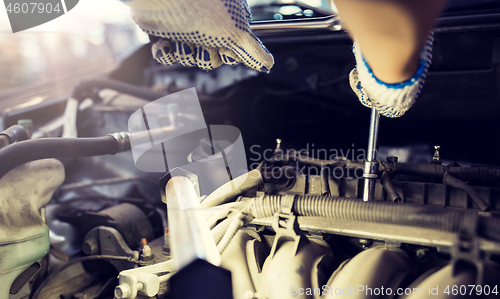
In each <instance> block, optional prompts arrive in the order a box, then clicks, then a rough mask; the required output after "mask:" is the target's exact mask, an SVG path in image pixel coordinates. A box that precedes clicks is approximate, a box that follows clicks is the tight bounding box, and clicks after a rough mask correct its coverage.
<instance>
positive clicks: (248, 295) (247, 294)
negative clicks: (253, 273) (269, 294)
mask: <svg viewBox="0 0 500 299" xmlns="http://www.w3.org/2000/svg"><path fill="white" fill-rule="evenodd" d="M243 297H244V298H245V299H253V298H255V297H254V296H253V292H252V291H251V290H248V291H246V292H245V295H243Z"/></svg>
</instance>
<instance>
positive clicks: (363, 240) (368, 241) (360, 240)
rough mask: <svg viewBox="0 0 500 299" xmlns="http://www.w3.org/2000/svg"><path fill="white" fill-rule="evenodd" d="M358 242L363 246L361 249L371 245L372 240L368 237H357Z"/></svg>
mask: <svg viewBox="0 0 500 299" xmlns="http://www.w3.org/2000/svg"><path fill="white" fill-rule="evenodd" d="M359 244H361V247H363V249H368V248H370V246H372V244H373V241H372V240H368V239H359Z"/></svg>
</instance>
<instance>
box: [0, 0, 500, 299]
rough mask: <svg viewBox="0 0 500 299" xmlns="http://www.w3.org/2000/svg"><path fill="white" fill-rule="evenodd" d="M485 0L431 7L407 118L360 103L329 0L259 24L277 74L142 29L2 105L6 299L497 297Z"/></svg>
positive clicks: (499, 79) (494, 54)
mask: <svg viewBox="0 0 500 299" xmlns="http://www.w3.org/2000/svg"><path fill="white" fill-rule="evenodd" d="M458 2H459V1H458ZM486 2H488V1H486ZM490 6H491V7H493V8H491V7H490ZM299 7H300V5H299ZM482 7H483V6H481V8H477V7H472V8H470V7H466V8H464V7H461V6H460V5H458V6H457V7H455V8H454V9H449V10H448V11H446V12H445V13H444V14H443V16H442V17H441V18H440V19H439V21H438V24H437V26H436V30H435V46H434V53H433V55H434V61H433V65H432V67H431V69H430V73H429V76H428V79H427V83H426V84H425V87H424V89H423V91H422V95H421V97H420V98H419V101H418V102H417V104H416V105H415V107H414V108H412V110H410V111H409V112H408V113H407V115H405V116H404V117H402V118H400V119H386V118H380V119H378V118H376V115H374V113H375V112H370V110H369V109H367V108H365V107H363V106H361V105H360V104H359V103H358V101H357V99H356V96H355V95H354V94H353V93H352V92H351V90H350V87H349V80H348V74H349V71H350V70H351V69H352V68H353V66H354V59H353V56H352V49H351V47H352V41H351V39H350V38H349V37H348V35H347V34H346V33H345V32H344V31H343V30H342V25H341V23H340V22H339V20H338V18H337V17H336V16H329V15H326V14H325V13H324V12H323V11H321V10H318V11H314V13H315V15H314V17H313V18H307V19H301V20H286V19H284V20H280V21H265V22H255V23H254V24H253V25H252V26H253V29H254V31H255V32H256V33H257V34H258V36H259V38H261V40H262V41H263V43H264V44H265V45H266V46H267V47H268V48H269V50H270V51H271V52H272V53H273V55H274V57H275V66H274V68H273V70H272V71H271V72H270V73H268V74H260V73H258V72H256V71H253V70H250V69H248V68H245V67H244V66H242V65H237V66H232V67H229V66H223V67H220V68H218V69H216V70H214V71H211V72H204V71H201V70H198V69H196V68H186V67H182V66H179V65H174V66H163V65H160V64H158V63H156V62H155V61H154V60H153V59H152V57H151V45H150V44H145V45H143V46H141V47H139V48H138V49H136V51H134V52H133V53H131V54H130V55H128V56H127V57H125V58H124V59H123V60H122V61H121V62H120V64H119V65H118V66H117V67H116V68H115V69H114V70H112V71H111V72H109V73H107V74H105V75H103V76H100V77H96V78H92V79H88V80H83V81H81V82H80V83H78V84H77V85H76V86H73V87H72V92H71V94H69V95H66V96H64V97H61V98H55V99H49V100H46V101H43V102H38V103H28V104H27V105H20V106H15V107H10V108H9V109H4V110H3V112H2V114H1V131H2V132H1V133H0V163H1V164H0V165H1V166H0V190H1V191H0V299H8V298H9V299H22V298H26V299H49V298H62V299H73V298H74V299H98V298H117V299H135V298H152V297H154V298H188V299H190V298H234V299H273V298H344V297H348V298H459V297H485V298H498V296H499V292H500V289H499V286H498V285H499V284H500V265H499V262H500V215H499V211H500V168H499V166H498V165H500V137H499V136H500V135H499V132H500V122H499V120H498V111H500V101H499V99H500V93H499V88H498V87H499V86H500V54H499V53H500V21H499V20H500V17H499V16H500V8H499V7H498V4H494V5H490V4H488V3H487V4H486V6H485V7H487V9H486V8H484V9H483V8H482ZM302 8H303V9H306V8H307V9H309V8H308V7H302ZM253 9H255V11H256V12H260V13H261V14H265V13H267V14H274V12H273V8H272V7H269V6H257V7H255V8H253ZM9 96H10V95H9ZM192 99H194V100H193V101H191V100H192ZM379 126H380V130H378V127H379ZM369 136H370V138H369ZM167 157H168V158H167Z"/></svg>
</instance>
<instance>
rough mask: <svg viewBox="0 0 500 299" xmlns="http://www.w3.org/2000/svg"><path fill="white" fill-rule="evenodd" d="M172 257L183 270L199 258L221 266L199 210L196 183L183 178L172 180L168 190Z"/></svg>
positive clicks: (178, 177) (217, 253) (212, 240)
mask: <svg viewBox="0 0 500 299" xmlns="http://www.w3.org/2000/svg"><path fill="white" fill-rule="evenodd" d="M165 194H166V204H167V213H168V226H169V236H170V247H171V253H172V258H173V259H174V260H175V263H176V268H177V269H182V268H183V267H184V266H186V265H188V264H189V263H191V262H192V261H194V260H196V259H203V260H206V261H208V262H209V263H211V264H213V265H216V266H218V265H220V262H221V260H220V254H219V251H218V250H217V247H216V245H215V242H214V239H213V237H212V234H211V233H210V229H209V228H208V225H207V222H206V221H205V218H204V214H203V213H202V210H201V209H200V201H199V198H198V195H197V193H196V190H195V187H194V184H193V182H192V181H191V180H190V179H189V178H187V177H183V176H175V177H173V178H171V179H170V180H169V181H168V183H167V186H166V187H165Z"/></svg>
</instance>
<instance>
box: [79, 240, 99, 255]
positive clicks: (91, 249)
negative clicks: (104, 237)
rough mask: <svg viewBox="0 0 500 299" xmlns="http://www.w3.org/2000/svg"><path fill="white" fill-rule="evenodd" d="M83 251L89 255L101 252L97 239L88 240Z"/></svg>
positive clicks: (83, 246) (84, 243)
mask: <svg viewBox="0 0 500 299" xmlns="http://www.w3.org/2000/svg"><path fill="white" fill-rule="evenodd" d="M82 250H83V252H85V254H87V255H92V254H96V253H98V252H99V244H98V243H97V240H96V239H95V238H88V239H87V240H85V241H84V242H83V244H82Z"/></svg>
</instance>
